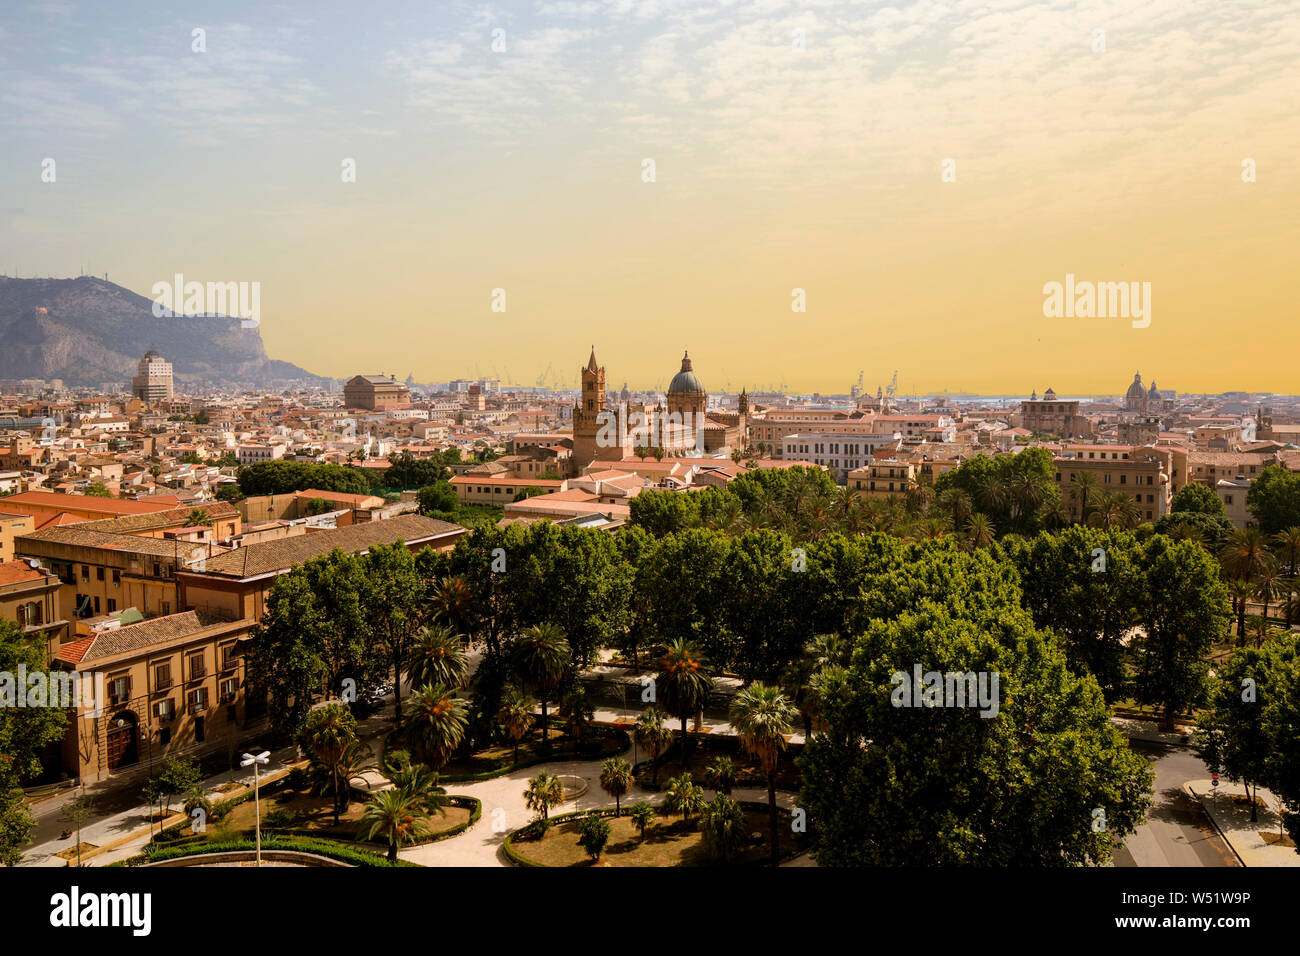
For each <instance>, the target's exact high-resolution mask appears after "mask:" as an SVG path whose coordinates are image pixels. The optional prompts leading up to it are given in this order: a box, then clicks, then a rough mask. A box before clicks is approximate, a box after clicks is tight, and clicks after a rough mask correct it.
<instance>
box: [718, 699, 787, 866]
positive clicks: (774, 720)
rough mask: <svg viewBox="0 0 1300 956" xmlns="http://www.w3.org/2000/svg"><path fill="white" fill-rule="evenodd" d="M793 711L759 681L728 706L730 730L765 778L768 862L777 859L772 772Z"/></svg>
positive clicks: (774, 785) (774, 778) (774, 784)
mask: <svg viewBox="0 0 1300 956" xmlns="http://www.w3.org/2000/svg"><path fill="white" fill-rule="evenodd" d="M794 713H795V711H794V707H793V706H792V705H791V704H790V701H789V699H788V698H787V697H786V696H785V694H783V693H781V689H780V688H779V687H769V686H767V685H766V684H764V683H762V682H761V681H755V682H754V683H752V684H750V685H749V686H748V687H746V688H745V689H744V690H742V691H741V692H740V693H739V694H737V695H736V696H735V697H734V698H733V699H732V702H731V716H730V719H731V726H732V728H733V729H734V730H735V731H736V733H737V734H738V735H739V737H740V742H741V745H742V746H743V747H744V748H745V750H746V751H748V752H749V753H750V754H752V755H753V756H754V757H756V758H757V759H758V762H759V766H761V767H762V768H763V773H764V774H765V775H766V777H767V814H768V824H769V826H770V829H771V835H772V848H771V852H772V862H773V863H775V862H776V861H777V860H779V859H780V857H781V847H780V842H779V839H778V836H777V826H778V823H777V819H778V818H777V810H776V771H777V767H778V766H779V765H780V762H781V751H782V750H784V749H785V744H786V740H785V738H786V736H787V735H788V734H789V733H790V731H791V730H792V729H793V723H794Z"/></svg>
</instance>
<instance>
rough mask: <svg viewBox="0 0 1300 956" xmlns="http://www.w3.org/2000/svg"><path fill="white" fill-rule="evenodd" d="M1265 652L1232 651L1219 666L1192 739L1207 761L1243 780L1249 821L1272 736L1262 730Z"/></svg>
mask: <svg viewBox="0 0 1300 956" xmlns="http://www.w3.org/2000/svg"><path fill="white" fill-rule="evenodd" d="M1269 664H1270V659H1269V656H1268V655H1267V654H1266V653H1264V652H1262V651H1258V650H1255V649H1253V648H1242V649H1239V650H1237V651H1234V652H1233V654H1232V656H1231V657H1229V658H1228V659H1227V660H1226V661H1225V662H1224V663H1223V664H1222V665H1221V666H1220V669H1219V675H1218V679H1217V680H1215V681H1214V683H1213V687H1212V690H1211V691H1210V694H1209V701H1208V705H1207V707H1206V708H1205V709H1204V710H1202V711H1201V714H1200V717H1199V718H1198V720H1197V731H1196V735H1195V740H1196V744H1197V749H1198V752H1199V754H1200V757H1201V759H1202V760H1204V761H1205V766H1206V767H1207V768H1208V769H1210V770H1211V771H1213V772H1214V773H1222V774H1224V775H1225V776H1226V777H1227V778H1228V779H1229V780H1231V781H1232V782H1233V783H1236V782H1237V781H1241V783H1242V785H1243V786H1244V787H1245V789H1246V799H1247V800H1249V801H1250V822H1251V823H1254V822H1256V821H1257V819H1258V815H1257V813H1256V807H1255V800H1256V796H1255V795H1252V793H1251V783H1252V782H1253V783H1254V785H1255V791H1256V794H1258V791H1259V784H1260V779H1261V777H1265V776H1267V766H1268V761H1269V758H1270V756H1271V754H1272V741H1271V740H1270V739H1269V737H1268V735H1267V734H1266V733H1265V732H1264V700H1263V699H1261V695H1267V694H1268V693H1269V690H1270V689H1271V688H1270V687H1269V685H1270V683H1271V681H1270V679H1269V676H1270V675H1269V673H1268V671H1269Z"/></svg>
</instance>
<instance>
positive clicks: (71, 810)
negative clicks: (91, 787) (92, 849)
mask: <svg viewBox="0 0 1300 956" xmlns="http://www.w3.org/2000/svg"><path fill="white" fill-rule="evenodd" d="M94 815H95V801H94V800H92V799H91V798H90V797H88V796H86V791H85V788H84V787H83V788H82V789H81V791H80V792H79V793H78V794H77V795H76V796H75V797H73V798H72V799H71V800H69V801H68V802H67V803H65V804H64V805H63V807H62V809H61V810H60V811H59V817H60V818H61V819H62V820H63V822H64V823H66V824H67V825H68V828H69V829H70V830H72V831H73V833H74V836H73V839H75V840H76V841H77V862H76V865H77V866H81V828H82V827H83V826H85V825H86V822H87V821H89V820H90V819H91V817H93V816H94Z"/></svg>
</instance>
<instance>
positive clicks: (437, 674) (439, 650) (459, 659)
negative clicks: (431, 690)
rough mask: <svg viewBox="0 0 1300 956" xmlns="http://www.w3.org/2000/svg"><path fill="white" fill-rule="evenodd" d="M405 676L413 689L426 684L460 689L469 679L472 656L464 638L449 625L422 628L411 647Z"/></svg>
mask: <svg viewBox="0 0 1300 956" xmlns="http://www.w3.org/2000/svg"><path fill="white" fill-rule="evenodd" d="M406 674H407V678H408V679H409V680H410V682H411V686H412V687H420V686H422V685H424V684H445V685H446V686H448V687H460V686H461V685H463V684H464V683H465V679H466V678H467V677H469V655H468V654H466V653H465V642H464V639H463V638H462V637H461V635H459V634H457V633H456V632H455V631H453V630H452V629H451V628H450V627H447V626H446V625H436V624H435V625H433V626H430V627H422V628H420V630H419V631H417V632H416V635H415V640H414V642H413V644H412V646H411V652H410V658H409V660H408V661H407V663H406Z"/></svg>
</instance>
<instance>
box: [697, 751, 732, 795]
mask: <svg viewBox="0 0 1300 956" xmlns="http://www.w3.org/2000/svg"><path fill="white" fill-rule="evenodd" d="M704 776H705V779H707V780H708V781H709V786H711V787H712V788H713V790H714V792H715V793H723V794H727V795H730V794H731V788H732V787H734V786H735V785H736V781H737V780H738V779H739V777H740V768H738V767H737V766H736V762H735V761H734V760H732V759H731V758H730V757H714V758H713V761H712V762H711V763H710V764H709V766H708V767H707V768H705V771H704Z"/></svg>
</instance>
